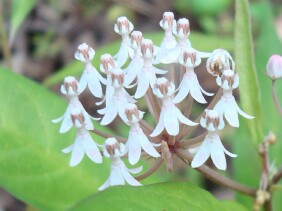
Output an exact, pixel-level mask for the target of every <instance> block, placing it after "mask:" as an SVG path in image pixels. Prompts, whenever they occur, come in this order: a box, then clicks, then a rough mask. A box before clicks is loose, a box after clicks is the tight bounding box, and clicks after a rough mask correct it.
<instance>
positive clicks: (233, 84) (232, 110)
mask: <svg viewBox="0 0 282 211" xmlns="http://www.w3.org/2000/svg"><path fill="white" fill-rule="evenodd" d="M216 82H217V84H218V86H220V87H221V88H222V89H223V94H222V97H221V99H220V100H219V101H218V103H217V104H216V105H215V107H214V110H216V111H217V112H218V113H219V114H221V115H224V117H225V119H226V120H227V122H228V123H229V124H230V125H231V126H233V127H239V120H238V113H239V114H240V115H241V116H243V117H245V118H247V119H253V118H254V117H252V116H250V115H248V114H246V113H245V112H244V111H242V110H241V109H240V108H239V106H238V105H237V103H236V101H235V98H234V96H233V93H232V90H233V89H236V88H237V87H238V86H239V76H238V74H237V73H235V72H234V71H233V70H224V71H223V73H222V75H221V77H220V76H217V79H216Z"/></svg>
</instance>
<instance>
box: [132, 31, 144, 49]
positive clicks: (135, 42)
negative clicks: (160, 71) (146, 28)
mask: <svg viewBox="0 0 282 211" xmlns="http://www.w3.org/2000/svg"><path fill="white" fill-rule="evenodd" d="M130 38H131V46H132V48H134V49H138V48H140V47H141V43H142V39H143V35H142V32H140V31H133V32H132V33H131V36H130Z"/></svg>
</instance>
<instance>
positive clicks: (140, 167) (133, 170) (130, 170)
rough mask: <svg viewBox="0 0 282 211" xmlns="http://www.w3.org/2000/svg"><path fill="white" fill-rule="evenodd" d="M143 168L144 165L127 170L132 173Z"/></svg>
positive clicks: (138, 171) (136, 172)
mask: <svg viewBox="0 0 282 211" xmlns="http://www.w3.org/2000/svg"><path fill="white" fill-rule="evenodd" d="M142 169H143V166H139V167H137V168H134V169H129V168H127V170H128V171H129V172H130V173H131V174H138V173H140V172H141V171H142Z"/></svg>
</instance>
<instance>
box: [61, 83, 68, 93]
mask: <svg viewBox="0 0 282 211" xmlns="http://www.w3.org/2000/svg"><path fill="white" fill-rule="evenodd" d="M61 93H62V94H64V95H66V94H67V90H66V88H65V86H64V85H61Z"/></svg>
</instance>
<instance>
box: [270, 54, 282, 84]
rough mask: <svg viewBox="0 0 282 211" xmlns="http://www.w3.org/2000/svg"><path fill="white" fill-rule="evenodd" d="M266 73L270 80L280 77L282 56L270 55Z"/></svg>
mask: <svg viewBox="0 0 282 211" xmlns="http://www.w3.org/2000/svg"><path fill="white" fill-rule="evenodd" d="M266 74H267V76H268V77H270V78H271V79H272V80H276V79H278V78H281V77H282V57H281V56H279V55H272V56H271V57H270V58H269V60H268V62H267V65H266Z"/></svg>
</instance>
